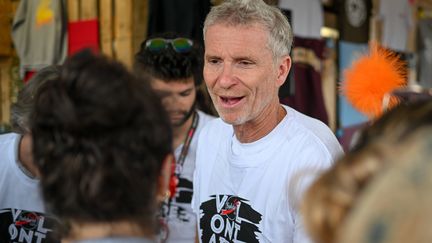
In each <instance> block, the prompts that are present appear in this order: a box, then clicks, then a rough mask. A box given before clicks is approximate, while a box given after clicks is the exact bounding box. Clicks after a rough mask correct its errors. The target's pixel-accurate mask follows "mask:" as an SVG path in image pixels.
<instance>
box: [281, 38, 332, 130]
mask: <svg viewBox="0 0 432 243" xmlns="http://www.w3.org/2000/svg"><path fill="white" fill-rule="evenodd" d="M294 44H295V45H294V49H293V51H292V56H293V67H292V69H293V71H294V81H295V92H294V96H288V97H283V98H281V99H280V101H281V103H282V104H285V105H288V106H290V107H293V108H294V109H296V110H298V111H300V112H302V113H304V114H306V115H308V116H311V117H314V118H317V119H319V120H321V121H322V122H324V123H326V124H328V116H327V111H326V108H325V103H324V97H323V92H322V85H321V70H322V60H323V58H324V57H323V54H324V48H325V40H318V39H306V38H300V37H295V38H294Z"/></svg>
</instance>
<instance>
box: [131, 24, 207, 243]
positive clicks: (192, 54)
mask: <svg viewBox="0 0 432 243" xmlns="http://www.w3.org/2000/svg"><path fill="white" fill-rule="evenodd" d="M202 55H203V53H202V48H201V46H200V45H199V44H198V43H195V42H194V41H193V40H191V39H188V38H184V37H181V36H179V35H177V34H175V33H164V34H160V35H154V36H153V37H151V38H149V39H147V40H145V41H144V42H143V43H142V44H141V49H140V51H139V52H138V53H137V54H136V56H135V66H134V70H135V73H136V74H137V75H138V76H145V77H149V80H150V84H151V86H152V88H153V89H154V90H155V91H156V94H157V95H158V96H159V97H160V98H161V100H162V104H163V106H164V108H165V109H166V110H167V112H168V115H169V118H170V121H171V127H172V130H173V149H174V153H175V158H176V171H175V174H176V176H177V178H178V183H177V185H176V193H175V195H172V197H171V198H170V200H169V201H167V202H165V203H164V205H163V207H162V210H161V219H162V222H164V223H165V224H167V226H168V231H167V232H162V238H167V240H168V242H176V243H178V242H185V243H186V242H193V241H194V239H195V234H196V216H195V214H194V213H193V211H192V208H191V200H192V192H193V172H194V170H195V156H196V149H197V143H198V142H197V140H198V135H199V133H200V131H201V129H202V128H203V127H204V125H205V124H206V123H207V122H208V121H210V120H212V119H213V118H214V117H213V116H211V115H208V114H206V113H205V112H203V111H202V110H201V109H202V108H206V107H207V108H206V109H204V110H205V111H207V112H211V105H210V106H209V104H208V103H206V101H207V102H211V101H210V100H203V99H205V98H206V97H207V98H208V95H207V93H205V92H203V91H204V90H200V87H203V84H202ZM199 95H201V97H200V98H199V97H198V96H199Z"/></svg>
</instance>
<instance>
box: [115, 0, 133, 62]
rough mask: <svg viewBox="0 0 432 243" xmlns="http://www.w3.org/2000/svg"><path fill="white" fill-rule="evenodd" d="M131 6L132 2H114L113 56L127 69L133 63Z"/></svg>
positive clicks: (118, 0)
mask: <svg viewBox="0 0 432 243" xmlns="http://www.w3.org/2000/svg"><path fill="white" fill-rule="evenodd" d="M132 4H133V0H114V6H115V15H114V54H115V58H116V59H117V60H119V61H120V62H122V63H123V64H125V65H126V66H127V67H129V68H131V67H132V61H133V49H132V16H131V13H132Z"/></svg>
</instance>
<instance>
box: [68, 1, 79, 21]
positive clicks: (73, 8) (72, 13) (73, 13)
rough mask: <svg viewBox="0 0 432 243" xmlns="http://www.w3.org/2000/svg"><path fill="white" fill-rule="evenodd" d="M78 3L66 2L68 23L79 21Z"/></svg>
mask: <svg viewBox="0 0 432 243" xmlns="http://www.w3.org/2000/svg"><path fill="white" fill-rule="evenodd" d="M80 2H81V1H79V0H67V12H68V19H69V21H77V20H79V19H80Z"/></svg>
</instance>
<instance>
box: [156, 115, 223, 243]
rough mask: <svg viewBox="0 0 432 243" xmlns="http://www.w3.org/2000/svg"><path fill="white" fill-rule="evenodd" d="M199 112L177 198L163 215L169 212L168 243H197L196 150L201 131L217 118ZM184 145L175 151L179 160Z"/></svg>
mask: <svg viewBox="0 0 432 243" xmlns="http://www.w3.org/2000/svg"><path fill="white" fill-rule="evenodd" d="M197 112H198V117H199V119H198V126H197V128H196V131H195V134H194V136H193V138H192V140H191V143H190V145H189V152H188V154H187V156H186V158H185V162H184V164H183V169H182V171H181V174H180V178H179V184H178V186H177V191H176V195H175V197H174V198H173V199H172V201H171V204H170V206H169V205H167V204H164V205H163V214H167V213H168V212H169V215H168V218H167V221H168V222H167V223H168V229H169V235H168V241H167V242H173V243H182V242H184V243H190V242H194V241H195V233H196V216H195V214H194V212H193V211H192V207H191V200H192V193H193V187H192V180H193V173H194V170H195V157H196V148H197V144H198V136H199V133H200V131H201V129H202V128H203V127H204V125H205V124H207V122H209V121H210V120H213V119H214V118H215V117H213V116H210V115H207V114H205V113H204V112H202V111H197ZM182 149H183V144H181V145H179V146H178V147H177V148H176V149H175V151H174V154H175V158H176V160H178V158H179V157H180V153H181V150H182Z"/></svg>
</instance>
